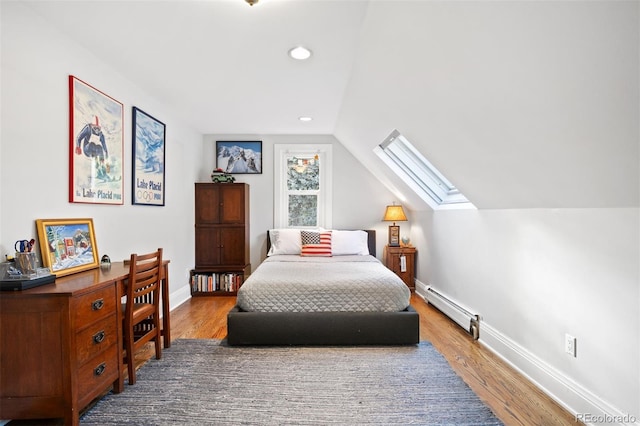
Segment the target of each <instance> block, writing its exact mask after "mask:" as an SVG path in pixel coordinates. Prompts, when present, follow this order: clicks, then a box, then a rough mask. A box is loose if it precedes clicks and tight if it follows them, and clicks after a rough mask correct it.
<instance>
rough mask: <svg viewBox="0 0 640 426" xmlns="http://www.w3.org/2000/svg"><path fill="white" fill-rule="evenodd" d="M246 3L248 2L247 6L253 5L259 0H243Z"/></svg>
mask: <svg viewBox="0 0 640 426" xmlns="http://www.w3.org/2000/svg"><path fill="white" fill-rule="evenodd" d="M244 1H246V2H247V3H249V6H253V5H254V4H256V3H258V1H259V0H244Z"/></svg>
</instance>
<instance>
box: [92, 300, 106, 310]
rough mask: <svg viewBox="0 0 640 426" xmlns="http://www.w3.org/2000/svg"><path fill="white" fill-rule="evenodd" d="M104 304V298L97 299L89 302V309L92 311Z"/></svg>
mask: <svg viewBox="0 0 640 426" xmlns="http://www.w3.org/2000/svg"><path fill="white" fill-rule="evenodd" d="M103 306H104V299H98V300H96V301H95V302H93V303H92V304H91V309H92V310H94V311H99V310H100V309H102V307H103Z"/></svg>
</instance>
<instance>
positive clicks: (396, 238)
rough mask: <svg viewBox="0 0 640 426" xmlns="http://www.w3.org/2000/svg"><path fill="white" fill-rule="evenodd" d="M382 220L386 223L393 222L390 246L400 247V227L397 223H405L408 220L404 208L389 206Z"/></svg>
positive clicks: (390, 226)
mask: <svg viewBox="0 0 640 426" xmlns="http://www.w3.org/2000/svg"><path fill="white" fill-rule="evenodd" d="M382 220H383V221H384V222H393V225H389V246H390V247H400V226H398V225H396V222H404V221H406V220H407V216H406V215H405V214H404V210H403V209H402V206H396V204H395V203H393V205H391V206H387V209H386V210H385V212H384V217H383V218H382Z"/></svg>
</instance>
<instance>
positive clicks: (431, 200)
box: [374, 130, 474, 209]
mask: <svg viewBox="0 0 640 426" xmlns="http://www.w3.org/2000/svg"><path fill="white" fill-rule="evenodd" d="M374 151H375V152H376V154H377V155H378V156H379V157H380V158H381V159H382V160H383V161H384V162H385V163H386V164H387V165H388V166H389V167H390V168H391V169H392V170H393V171H394V172H395V173H396V174H397V175H398V176H399V177H400V178H401V179H402V180H403V181H404V182H405V183H406V184H407V185H409V186H410V187H411V188H412V189H413V190H414V191H415V192H416V193H417V194H418V195H420V197H421V198H422V199H423V200H424V201H425V202H427V203H428V204H429V205H430V206H431V207H432V208H434V209H438V208H445V207H448V208H474V206H473V204H471V203H470V202H469V200H467V199H466V198H465V196H464V195H462V194H461V193H460V191H459V190H458V189H457V188H456V187H455V186H453V184H452V183H451V182H449V180H448V179H447V178H445V177H444V175H443V174H442V173H440V172H439V171H438V170H437V169H436V168H435V167H434V166H433V164H431V163H429V161H427V159H426V158H425V157H424V156H423V155H422V154H421V153H420V152H419V151H418V150H417V149H416V148H415V147H414V146H413V145H412V144H411V142H409V141H408V140H407V139H406V138H405V137H404V136H402V135H401V134H400V132H398V131H397V130H394V131H393V132H392V133H391V134H390V135H389V136H388V137H387V138H386V139H385V140H384V142H382V143H381V144H380V145H379V146H378V147H376V148H375V150H374Z"/></svg>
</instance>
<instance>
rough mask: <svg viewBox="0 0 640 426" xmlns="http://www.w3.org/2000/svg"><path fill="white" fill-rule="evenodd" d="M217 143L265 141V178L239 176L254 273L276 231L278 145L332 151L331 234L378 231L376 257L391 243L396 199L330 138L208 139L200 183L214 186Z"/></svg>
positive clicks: (238, 180) (237, 179) (264, 137)
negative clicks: (388, 217)
mask: <svg viewBox="0 0 640 426" xmlns="http://www.w3.org/2000/svg"><path fill="white" fill-rule="evenodd" d="M216 140H261V141H262V151H263V162H262V169H263V171H262V174H257V175H236V176H235V177H236V181H237V182H246V183H248V184H249V185H250V188H251V189H250V191H251V199H250V203H251V265H252V268H253V269H255V268H256V267H257V266H258V265H259V264H260V262H261V261H262V260H263V259H264V257H265V253H266V247H267V246H266V236H267V234H266V233H267V230H268V229H271V228H273V227H274V200H273V194H274V191H273V182H274V170H273V168H274V148H273V146H274V144H296V143H297V144H331V145H332V146H333V200H332V205H333V212H332V215H333V228H334V229H375V230H376V231H377V236H378V238H377V242H378V247H377V254H378V256H377V257H378V258H382V247H383V246H384V242H385V241H386V239H387V224H385V223H383V222H382V221H381V220H382V215H383V214H384V208H385V206H386V205H387V204H391V203H392V202H393V201H396V199H395V198H394V196H393V195H392V194H391V193H390V192H389V190H387V189H386V188H384V187H381V186H380V184H379V183H378V182H377V181H376V180H375V177H374V176H373V175H371V174H370V173H369V172H368V171H367V170H366V169H365V168H364V167H363V166H362V164H360V162H359V161H357V159H356V158H355V157H353V156H352V155H351V154H350V153H349V152H348V151H347V150H345V148H344V147H343V146H342V144H340V142H338V141H337V140H336V139H335V138H334V137H333V136H331V135H206V136H205V137H204V146H203V152H204V158H203V160H202V167H201V169H200V171H199V173H198V180H199V181H202V182H207V181H210V177H209V175H210V174H211V171H212V170H213V169H214V168H215V162H216V160H215V143H216Z"/></svg>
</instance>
